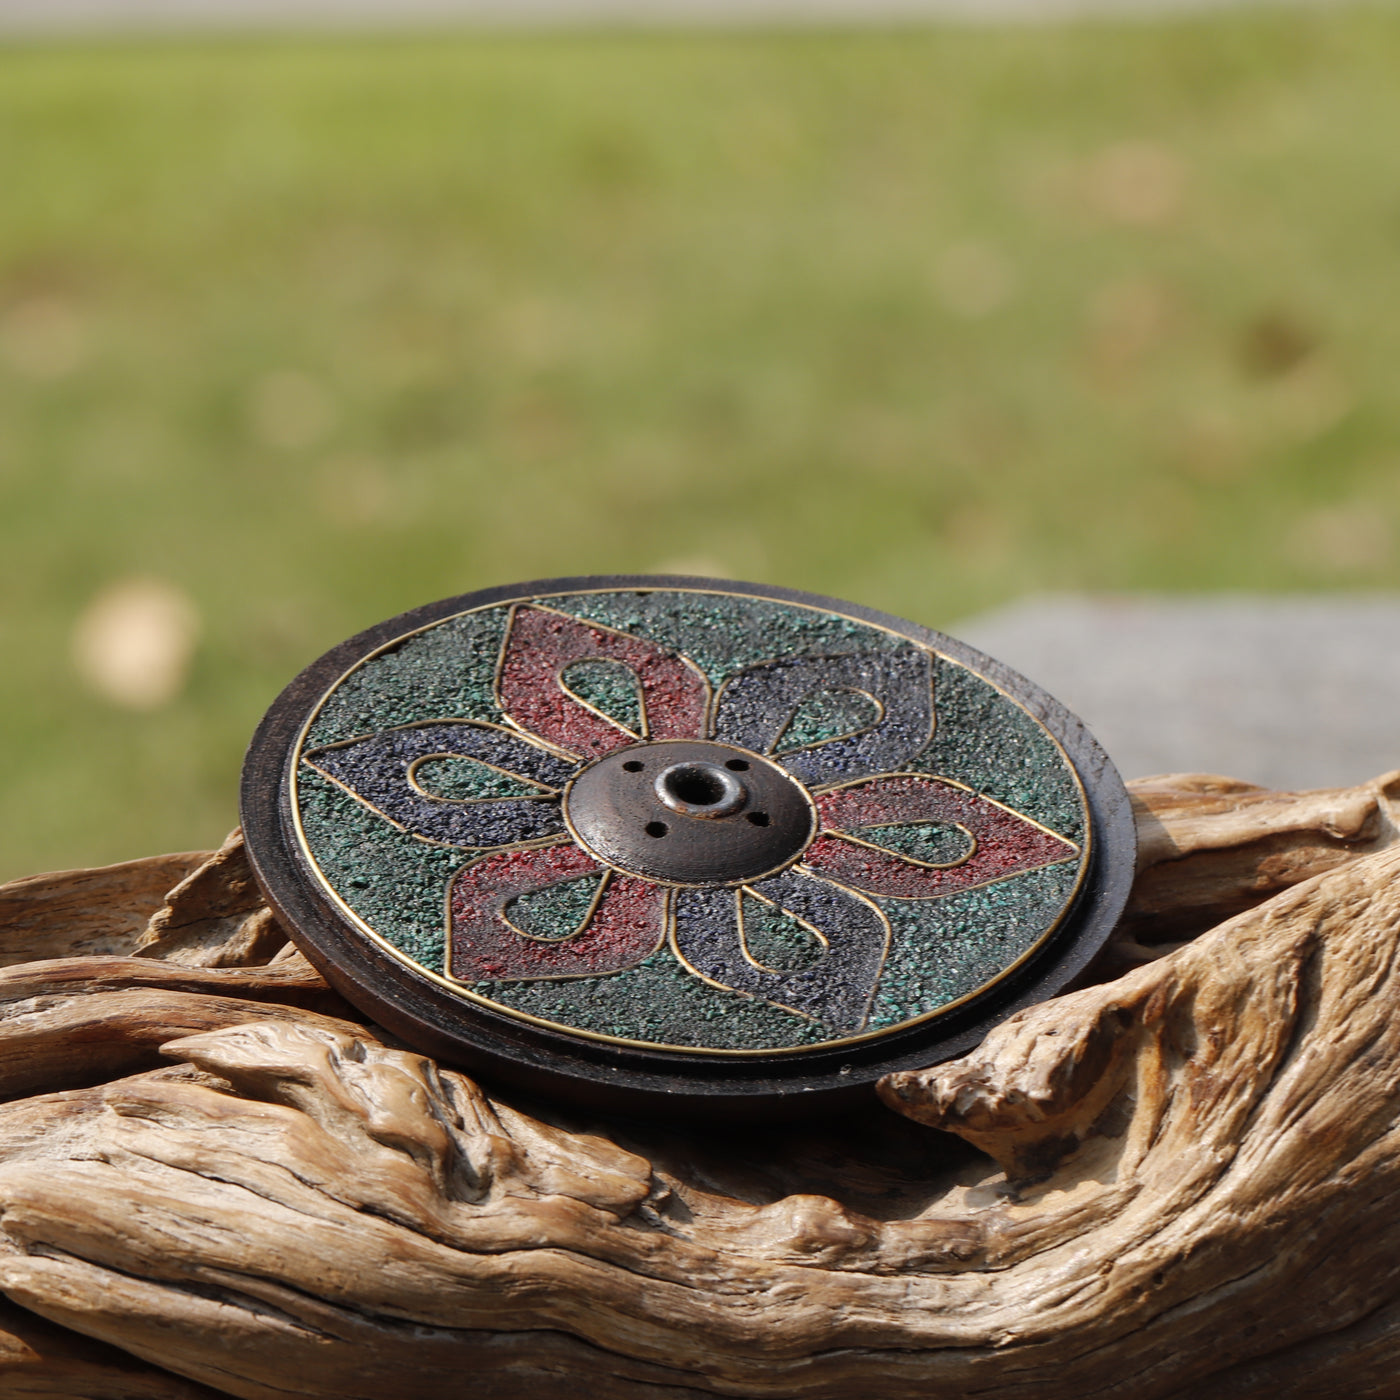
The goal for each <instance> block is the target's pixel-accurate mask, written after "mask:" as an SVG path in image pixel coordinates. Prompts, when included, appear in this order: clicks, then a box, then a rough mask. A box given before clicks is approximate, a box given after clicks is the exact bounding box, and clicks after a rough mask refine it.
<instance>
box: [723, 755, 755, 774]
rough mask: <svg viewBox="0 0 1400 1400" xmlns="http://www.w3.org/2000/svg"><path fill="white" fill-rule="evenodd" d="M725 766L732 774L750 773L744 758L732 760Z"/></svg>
mask: <svg viewBox="0 0 1400 1400" xmlns="http://www.w3.org/2000/svg"><path fill="white" fill-rule="evenodd" d="M724 766H725V767H726V768H728V769H729V770H730V772H732V773H747V772H748V771H749V765H748V764H747V763H746V762H745V761H744V760H743V759H742V758H731V759H730V760H729V762H728V763H726V764H725V765H724Z"/></svg>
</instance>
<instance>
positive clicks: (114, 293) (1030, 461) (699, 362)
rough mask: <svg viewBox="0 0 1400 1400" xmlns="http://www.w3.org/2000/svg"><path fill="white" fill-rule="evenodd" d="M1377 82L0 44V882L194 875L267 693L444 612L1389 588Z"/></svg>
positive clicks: (1283, 59) (1105, 53) (1384, 100)
mask: <svg viewBox="0 0 1400 1400" xmlns="http://www.w3.org/2000/svg"><path fill="white" fill-rule="evenodd" d="M1397 74H1400V13H1397V12H1396V11H1395V10H1393V9H1392V10H1368V9H1359V8H1358V9H1343V10H1329V11H1326V12H1308V11H1279V12H1263V13H1260V12H1256V13H1252V14H1241V13H1238V12H1235V13H1227V14H1221V15H1219V16H1209V17H1198V18H1194V19H1190V20H1173V21H1154V22H1151V23H1147V22H1141V23H1139V22H1133V23H1125V24H1122V25H1115V24H1108V23H1082V24H1069V25H1063V26H1058V27H1049V28H1019V29H1013V28H1008V29H995V28H983V29H975V28H961V29H960V28H946V29H928V30H911V31H908V32H889V33H868V32H867V33H836V32H828V33H786V34H744V35H729V36H725V35H715V34H710V35H701V36H696V35H681V34H657V35H641V34H618V33H614V34H595V35H536V36H529V37H503V36H494V37H493V36H480V35H478V36H446V35H444V36H427V37H424V38H421V39H417V40H401V41H397V40H396V41H386V40H384V39H383V38H377V39H369V38H366V39H357V40H351V39H346V40H326V39H317V40H310V39H308V40H304V41H302V40H290V39H287V40H278V41H272V40H268V41H258V42H252V41H248V40H240V41H222V42H215V41H209V42H207V43H198V44H195V43H175V42H157V41H147V42H141V43H136V42H128V43H120V44H118V43H112V44H108V45H103V46H89V47H76V46H71V45H58V44H55V45H38V44H33V45H23V44H12V45H10V46H8V47H5V48H0V578H2V579H3V589H0V641H3V658H4V662H3V666H0V877H11V876H16V875H20V874H23V873H27V872H30V871H35V870H40V869H45V868H56V867H61V866H67V865H77V864H96V863H100V862H104V861H109V860H116V859H123V858H127V857H131V856H137V855H144V854H149V853H153V852H155V851H158V850H168V849H187V848H194V847H200V846H205V845H209V844H212V843H215V842H217V840H218V839H219V838H220V837H221V836H222V835H223V833H224V832H225V831H226V830H227V829H228V828H229V827H230V826H231V825H232V824H233V823H234V821H235V819H236V813H235V794H236V779H237V771H238V765H239V761H240V758H241V754H242V749H243V746H244V744H245V743H246V741H247V738H248V736H249V734H250V733H251V731H252V729H253V726H254V725H255V723H256V722H257V720H258V718H259V716H260V715H261V713H262V711H263V710H264V709H265V708H266V706H267V705H268V704H269V703H270V702H271V700H272V699H273V697H274V696H275V694H276V693H277V691H278V690H279V689H280V687H281V686H282V685H283V684H284V683H285V682H286V681H287V680H289V679H290V678H291V676H292V675H293V674H294V673H295V672H296V671H297V670H299V669H300V668H301V667H302V666H303V665H304V664H306V663H307V662H309V661H310V660H312V659H313V658H314V657H315V656H316V655H318V654H319V653H320V652H321V651H322V650H324V649H325V648H326V647H328V646H330V645H331V644H333V643H335V642H337V641H339V640H340V639H341V638H343V637H344V636H347V635H348V634H350V633H351V632H354V631H356V630H358V629H359V628H362V627H364V626H367V625H369V624H370V623H372V622H375V621H378V620H380V619H381V618H383V617H385V616H388V615H389V614H392V613H395V612H398V611H400V610H402V609H404V608H408V607H411V606H413V605H415V604H418V603H421V602H424V601H427V600H429V599H433V598H437V597H441V596H445V595H448V594H452V593H458V592H464V591H466V590H469V589H472V588H476V587H479V586H484V585H488V584H493V583H500V582H507V581H512V580H519V579H525V578H531V577H539V576H547V575H558V574H570V573H588V572H636V571H674V572H694V573H714V574H724V575H728V576H733V577H738V578H748V579H754V580H765V581H772V582H778V583H783V584H788V585H792V586H796V587H802V588H808V589H814V590H818V591H821V592H826V593H833V594H836V595H838V596H844V597H849V598H852V599H855V600H858V601H860V602H862V603H865V604H869V605H873V606H876V607H881V608H886V609H889V610H891V611H894V612H897V613H901V614H904V615H906V616H909V617H912V618H915V619H917V620H919V621H921V622H925V623H930V624H933V625H935V626H937V625H948V624H953V623H956V622H957V621H958V620H959V619H960V618H964V617H967V616H969V615H970V614H973V613H975V612H977V611H978V610H981V609H985V608H987V607H990V606H993V605H995V604H998V603H1001V602H1004V601H1006V600H1009V599H1012V598H1014V597H1017V596H1019V595H1022V594H1025V593H1028V592H1035V591H1041V590H1063V589H1089V590H1142V589H1164V590H1205V589H1309V590H1317V589H1332V588H1347V589H1355V588H1363V589H1369V588H1377V587H1382V588H1394V587H1395V586H1397V584H1400V562H1398V560H1400V556H1397V551H1396V537H1395V527H1396V524H1397V510H1400V431H1398V430H1400V140H1397V133H1400V81H1397ZM143 600H144V601H143ZM143 608H144V609H145V612H144V613H143V612H142V609H143ZM124 610H125V611H124ZM133 618H134V619H135V620H134V621H133ZM143 619H144V620H143ZM143 627H144V628H145V632H143V631H142V628H143ZM124 628H125V629H126V631H125V632H124V631H123V629H124ZM162 629H164V630H163V631H162ZM128 634H131V635H128ZM133 636H134V637H135V640H134V641H133V640H132V637H133ZM152 636H154V641H152V640H151V637H152ZM123 637H126V641H125V642H124V641H123V640H122V639H123ZM143 637H144V638H145V641H144V642H143V641H142V638H143ZM162 637H164V641H162V640H161V638H162ZM143 645H144V646H146V647H147V651H146V652H142V651H141V647H142V646H143ZM123 646H126V647H127V652H126V653H124V652H123V651H122V647H123ZM162 646H164V648H165V650H164V651H162V650H161V648H162ZM133 647H134V648H135V651H134V652H132V648H133ZM152 647H153V648H154V651H151V648H152ZM128 653H130V654H128ZM124 655H125V656H126V661H125V662H123V659H122V658H123V656H124ZM133 656H134V657H135V658H136V661H135V662H133V659H132V658H133ZM142 656H145V657H146V658H147V660H146V662H145V663H141V664H136V663H137V662H140V658H141V657H142ZM114 657H115V659H114ZM104 658H105V659H104ZM123 665H126V668H127V669H126V672H125V673H124V672H123V670H122V667H123ZM132 665H136V675H135V679H134V681H133V678H132V675H131V668H132ZM142 665H145V666H146V668H147V669H145V670H144V671H143V669H142ZM162 667H163V668H164V670H162V669H161V668H162ZM114 668H115V669H114ZM123 675H125V680H124V679H123ZM153 675H154V676H155V678H156V679H155V681H151V680H150V678H151V676H153ZM143 676H144V677H145V679H144V680H143ZM162 677H164V679H161V678H162ZM148 682H149V683H148ZM143 687H144V689H143Z"/></svg>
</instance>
